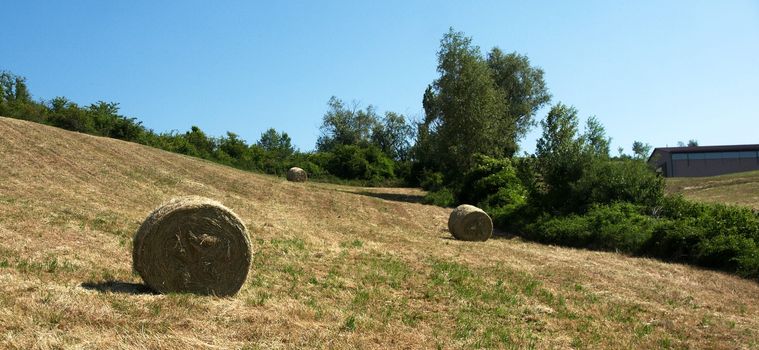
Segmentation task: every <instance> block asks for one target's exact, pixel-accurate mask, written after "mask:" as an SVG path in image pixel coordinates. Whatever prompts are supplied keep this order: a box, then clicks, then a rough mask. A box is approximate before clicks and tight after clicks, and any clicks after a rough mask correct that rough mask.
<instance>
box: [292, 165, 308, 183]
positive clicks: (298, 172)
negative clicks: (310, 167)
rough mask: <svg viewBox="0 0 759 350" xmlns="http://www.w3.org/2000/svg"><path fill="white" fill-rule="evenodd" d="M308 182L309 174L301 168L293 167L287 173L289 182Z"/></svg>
mask: <svg viewBox="0 0 759 350" xmlns="http://www.w3.org/2000/svg"><path fill="white" fill-rule="evenodd" d="M306 180H308V174H306V171H305V170H303V169H301V168H298V167H292V168H290V170H288V171H287V181H293V182H304V181H306Z"/></svg>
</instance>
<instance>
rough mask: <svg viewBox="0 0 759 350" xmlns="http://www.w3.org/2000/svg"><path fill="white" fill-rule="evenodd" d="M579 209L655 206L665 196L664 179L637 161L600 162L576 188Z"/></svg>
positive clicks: (598, 161)
mask: <svg viewBox="0 0 759 350" xmlns="http://www.w3.org/2000/svg"><path fill="white" fill-rule="evenodd" d="M573 187H574V188H573V192H574V194H573V198H572V201H573V202H574V203H575V205H577V206H578V207H584V208H585V207H590V206H591V205H594V204H611V203H614V202H628V203H635V204H640V205H645V206H654V205H656V204H657V203H659V202H660V201H661V199H662V198H663V197H664V179H663V178H662V177H659V176H657V175H656V174H655V173H654V172H653V171H651V170H650V169H649V168H648V166H647V165H646V164H645V163H643V162H641V161H636V160H629V159H628V160H624V159H623V160H597V161H594V162H592V163H591V165H590V167H589V168H588V169H586V171H585V172H584V174H583V176H582V177H581V178H580V179H579V180H578V181H577V183H576V184H575V185H574V186H573Z"/></svg>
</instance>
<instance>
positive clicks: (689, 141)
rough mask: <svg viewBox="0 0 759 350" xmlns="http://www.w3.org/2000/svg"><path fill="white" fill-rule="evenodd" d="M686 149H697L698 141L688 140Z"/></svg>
mask: <svg viewBox="0 0 759 350" xmlns="http://www.w3.org/2000/svg"><path fill="white" fill-rule="evenodd" d="M688 147H698V140H696V139H690V140H688Z"/></svg>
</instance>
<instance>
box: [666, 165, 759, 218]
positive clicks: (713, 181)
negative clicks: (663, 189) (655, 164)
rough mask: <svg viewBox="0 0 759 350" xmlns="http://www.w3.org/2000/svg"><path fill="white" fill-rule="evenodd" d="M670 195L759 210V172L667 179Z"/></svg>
mask: <svg viewBox="0 0 759 350" xmlns="http://www.w3.org/2000/svg"><path fill="white" fill-rule="evenodd" d="M667 190H668V192H670V193H682V194H683V196H685V198H689V199H693V200H697V201H702V202H709V203H725V204H737V205H743V206H747V207H751V208H754V209H757V210H759V171H749V172H744V173H736V174H727V175H720V176H710V177H678V178H669V179H667Z"/></svg>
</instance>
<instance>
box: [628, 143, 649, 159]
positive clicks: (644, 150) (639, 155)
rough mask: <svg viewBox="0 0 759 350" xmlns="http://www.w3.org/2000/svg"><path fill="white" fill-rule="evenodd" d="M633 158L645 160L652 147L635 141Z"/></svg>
mask: <svg viewBox="0 0 759 350" xmlns="http://www.w3.org/2000/svg"><path fill="white" fill-rule="evenodd" d="M632 151H633V156H634V157H635V159H639V160H644V159H646V157H648V153H649V152H650V151H651V145H649V144H647V143H643V142H641V141H634V142H633V144H632Z"/></svg>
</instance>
